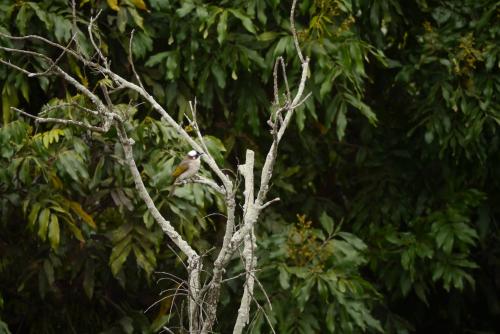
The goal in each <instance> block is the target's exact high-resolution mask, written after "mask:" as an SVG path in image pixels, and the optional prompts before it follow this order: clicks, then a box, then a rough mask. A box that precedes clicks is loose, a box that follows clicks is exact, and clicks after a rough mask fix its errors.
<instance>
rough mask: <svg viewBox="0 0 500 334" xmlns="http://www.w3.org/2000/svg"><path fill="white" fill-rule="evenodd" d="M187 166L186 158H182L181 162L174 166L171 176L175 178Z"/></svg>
mask: <svg viewBox="0 0 500 334" xmlns="http://www.w3.org/2000/svg"><path fill="white" fill-rule="evenodd" d="M188 168H189V162H188V161H186V160H182V161H181V163H180V164H179V165H178V166H177V167H176V168H175V170H174V172H173V173H172V177H173V178H174V179H176V178H177V177H179V175H181V174H182V173H184V172H185V171H186V170H187V169H188Z"/></svg>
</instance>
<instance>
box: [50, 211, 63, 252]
mask: <svg viewBox="0 0 500 334" xmlns="http://www.w3.org/2000/svg"><path fill="white" fill-rule="evenodd" d="M50 217H51V219H50V224H49V241H50V246H51V247H52V249H54V250H55V249H57V248H58V247H59V241H60V237H61V236H60V230H59V220H58V218H57V215H55V214H52V215H50Z"/></svg>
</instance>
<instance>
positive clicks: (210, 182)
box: [174, 175, 226, 195]
mask: <svg viewBox="0 0 500 334" xmlns="http://www.w3.org/2000/svg"><path fill="white" fill-rule="evenodd" d="M186 183H199V184H203V185H206V186H209V187H211V188H212V189H214V190H215V191H217V192H218V193H219V194H222V195H225V194H226V192H225V190H224V188H222V187H221V186H219V185H218V184H217V183H215V181H213V180H211V179H208V178H206V177H204V176H201V175H198V176H196V177H195V178H191V179H186V180H182V181H178V182H176V183H174V185H176V186H178V185H182V184H186Z"/></svg>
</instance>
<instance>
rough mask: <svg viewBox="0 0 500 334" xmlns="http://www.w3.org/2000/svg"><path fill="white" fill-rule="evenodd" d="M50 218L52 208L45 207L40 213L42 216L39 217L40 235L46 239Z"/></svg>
mask: <svg viewBox="0 0 500 334" xmlns="http://www.w3.org/2000/svg"><path fill="white" fill-rule="evenodd" d="M49 218H50V210H49V209H43V210H42V212H41V213H40V218H39V219H38V223H39V227H38V236H39V237H40V239H42V240H43V241H45V239H47V229H48V227H49Z"/></svg>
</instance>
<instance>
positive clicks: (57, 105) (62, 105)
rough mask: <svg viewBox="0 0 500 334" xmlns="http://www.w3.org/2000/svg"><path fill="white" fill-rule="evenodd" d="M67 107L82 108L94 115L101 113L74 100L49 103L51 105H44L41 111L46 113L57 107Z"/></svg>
mask: <svg viewBox="0 0 500 334" xmlns="http://www.w3.org/2000/svg"><path fill="white" fill-rule="evenodd" d="M67 107H73V108H77V109H80V110H82V111H84V112H87V113H89V114H92V115H99V113H98V112H97V111H95V110H92V109H89V108H85V107H84V106H81V105H79V104H78V103H74V102H71V103H60V104H55V105H49V106H46V107H44V108H43V110H42V112H41V113H43V114H45V113H47V112H49V111H52V110H55V109H62V108H67Z"/></svg>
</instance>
